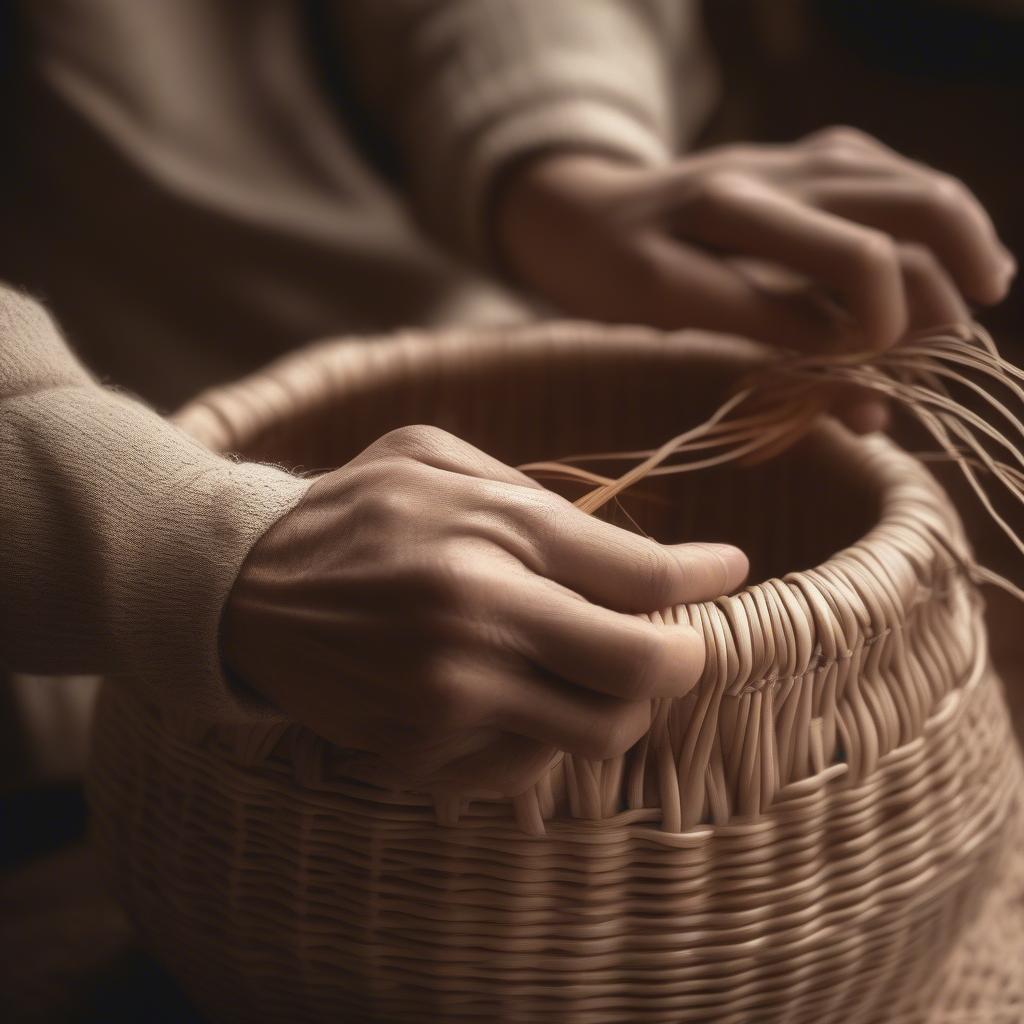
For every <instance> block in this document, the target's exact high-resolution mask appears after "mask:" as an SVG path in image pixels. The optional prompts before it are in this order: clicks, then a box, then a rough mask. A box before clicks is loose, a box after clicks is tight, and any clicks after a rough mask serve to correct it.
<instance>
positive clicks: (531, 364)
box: [90, 324, 1024, 1024]
mask: <svg viewBox="0 0 1024 1024" xmlns="http://www.w3.org/2000/svg"><path fill="white" fill-rule="evenodd" d="M748 358H749V350H748V349H746V348H744V346H743V345H742V344H740V343H738V342H736V343H733V342H730V341H728V340H726V339H720V338H712V337H706V336H692V335H690V336H674V337H665V336H663V335H659V334H655V333H653V332H647V331H643V330H639V329H601V330H599V329H597V328H594V327H589V326H584V325H572V324H567V325H566V324H563V325H555V326H545V327H532V328H520V329H516V330H511V331H493V332H489V333H488V332H484V333H480V332H476V333H472V334H470V333H459V332H454V333H449V334H445V335H441V336H434V337H432V338H429V339H427V338H424V337H422V336H415V335H411V334H410V335H403V336H398V337H394V338H390V339H377V340H370V341H348V342H338V343H328V344H324V345H321V346H318V347H315V348H312V349H310V350H308V351H305V352H302V353H299V354H298V355H296V356H293V357H290V358H288V359H286V360H284V361H282V362H280V363H279V364H277V365H275V366H273V367H271V368H270V369H269V370H267V371H265V372H262V373H260V374H258V375H256V376H254V377H253V378H251V379H249V380H246V381H243V382H241V383H239V384H236V385H233V386H230V387H227V388H224V389H220V390H217V391H215V392H211V393H209V394H207V395H205V396H203V397H202V398H200V399H199V400H198V401H196V402H195V403H193V404H192V405H191V406H190V407H188V408H187V409H186V410H184V411H183V412H182V413H181V415H180V416H179V422H180V423H181V424H182V425H183V426H184V427H185V428H186V429H188V430H190V431H191V432H192V433H194V434H195V435H196V436H198V437H200V438H201V439H203V440H204V441H205V442H206V443H208V444H210V445H211V446H212V447H215V448H217V449H220V450H225V451H237V452H242V453H244V454H245V455H247V456H250V457H253V458H258V459H261V460H265V461H278V462H283V463H285V464H288V465H290V466H300V467H302V468H304V469H307V470H315V469H320V468H329V467H332V466H335V465H339V464H341V463H342V462H343V461H345V460H347V459H348V458H349V457H351V456H352V455H354V454H355V453H356V452H357V451H359V450H360V449H361V448H362V447H363V446H365V445H366V444H367V443H369V442H370V441H371V440H372V439H374V438H375V437H377V436H378V435H380V434H381V433H383V432H384V431H386V430H387V429H390V428H392V427H395V426H398V425H401V424H406V423H414V422H425V423H434V424H437V425H440V426H442V427H445V428H447V429H449V430H451V431H453V432H454V433H457V434H459V435H460V436H462V437H464V438H465V439H467V440H468V441H471V442H472V443H474V444H476V445H478V446H480V447H482V448H484V449H486V450H487V451H489V452H491V453H493V454H495V455H497V456H498V457H500V458H502V459H503V460H504V461H506V462H509V463H512V464H519V463H522V462H525V461H527V460H530V459H540V458H549V457H554V456H560V455H565V454H569V453H572V452H579V451H588V450H590V451H594V450H607V449H631V448H643V447H650V446H651V445H654V444H657V443H660V442H661V441H662V440H664V438H665V437H667V436H670V435H671V434H672V433H674V432H676V431H678V430H679V429H680V425H681V424H684V425H685V423H687V422H691V421H694V422H695V421H696V418H697V417H699V416H701V415H703V414H705V413H707V412H709V411H710V409H711V408H712V407H713V406H714V405H715V404H716V402H717V401H718V400H719V399H720V398H721V396H722V394H723V392H724V389H725V388H726V387H727V386H728V383H729V381H731V380H732V379H733V377H734V376H735V373H736V372H737V368H738V367H741V366H743V365H744V363H745V360H746V359H748ZM634 498H635V502H634V506H631V512H632V514H633V515H634V516H635V517H636V518H638V519H639V520H640V521H641V523H642V525H643V526H644V528H645V529H647V530H648V532H650V533H651V534H652V535H654V536H655V537H657V538H658V539H660V540H665V541H674V540H682V539H686V538H688V537H693V538H701V539H715V540H729V541H733V542H735V543H738V544H740V545H742V546H743V547H744V548H745V549H746V550H747V551H748V552H750V554H751V556H752V566H753V575H752V577H751V578H752V579H754V580H766V581H767V582H764V583H760V584H757V585H754V586H751V587H749V588H747V589H746V590H745V591H744V592H743V593H741V594H739V595H737V596H734V597H729V598H724V599H721V600H719V601H717V602H713V603H707V604H702V605H696V606H689V607H680V608H675V609H662V610H660V611H659V612H655V613H652V614H653V617H655V618H656V619H657V618H658V617H659V616H660V617H661V618H663V619H669V620H673V619H675V620H679V621H683V620H685V621H689V622H691V623H692V624H693V625H695V626H696V627H697V628H698V629H700V630H702V631H703V633H704V635H705V637H706V640H707V644H708V658H707V667H706V668H705V672H704V676H703V678H702V680H701V682H700V683H699V685H698V686H697V688H696V689H695V691H694V692H693V693H692V694H690V695H689V696H688V697H687V698H685V699H683V700H679V701H664V702H660V704H659V708H658V710H657V714H656V716H655V721H654V725H653V726H652V728H651V731H650V733H649V734H648V736H647V737H645V739H644V740H643V741H642V742H641V743H640V744H638V745H637V746H636V747H635V748H634V749H633V750H632V751H631V752H630V753H629V754H627V755H626V756H624V757H622V758H616V759H614V760H612V761H608V762H605V763H603V764H595V763H592V762H586V761H583V760H581V759H578V758H573V757H571V756H568V755H566V756H565V757H563V758H562V759H561V760H560V761H558V762H557V763H556V764H555V765H554V766H553V768H552V769H551V772H550V775H549V776H548V777H546V778H545V779H543V780H541V782H540V783H539V784H538V785H537V787H535V789H534V790H532V791H531V792H529V793H527V794H524V795H523V796H522V797H520V798H517V799H516V800H515V801H494V802H487V801H474V802H473V803H472V804H471V805H468V806H460V807H458V808H455V809H453V808H452V807H451V806H446V807H441V808H438V807H435V805H434V803H433V801H432V800H431V799H430V797H429V796H427V795H417V794H394V793H387V792H384V791H381V790H377V789H374V788H372V787H370V786H368V785H365V784H361V783H358V782H354V781H352V780H348V779H346V778H345V777H344V776H343V775H342V774H341V773H340V770H339V767H338V766H339V763H340V760H339V756H338V752H337V751H334V750H332V749H331V748H330V747H329V746H327V745H326V744H325V743H324V742H322V741H321V740H319V739H318V738H317V737H315V736H313V735H312V734H310V733H309V732H307V731H305V730H303V729H301V728H299V727H298V726H294V725H293V726H288V727H284V728H282V727H263V726H261V727H258V728H246V729H239V728H237V727H232V726H230V725H228V724H226V723H222V722H199V721H192V722H189V721H187V720H179V719H178V718H177V717H176V718H175V720H174V721H168V720H167V719H166V718H165V717H163V716H162V714H161V712H160V711H159V710H158V709H157V708H155V707H152V706H149V705H147V704H146V703H144V701H143V700H142V699H140V697H139V696H138V694H137V690H136V689H134V688H133V687H131V686H130V685H126V684H117V685H115V684H108V685H107V686H106V688H105V690H104V693H103V695H102V698H101V701H100V706H99V711H98V716H97V724H96V733H95V743H94V758H93V770H92V774H91V780H90V791H91V799H92V804H93V807H94V810H95V823H96V833H97V836H98V840H99V844H100V847H101V850H102V853H103V857H104V859H105V861H106V863H107V865H108V866H109V869H110V874H111V878H112V879H113V880H114V883H115V885H116V887H117V890H118V892H119V893H120V894H121V897H122V899H123V901H124V903H125V905H126V906H127V907H128V908H129V909H130V911H131V912H132V914H133V916H134V918H135V920H136V921H137V923H138V925H139V927H140V929H141V931H142V932H143V934H144V935H145V937H146V939H147V940H148V942H149V943H150V944H151V945H152V946H153V947H154V949H155V950H156V952H157V953H158V954H159V955H160V956H161V957H162V958H163V960H164V961H165V962H166V963H167V964H168V965H169V967H170V968H171V970H172V971H173V972H174V973H175V975H176V976H177V977H178V978H179V979H180V980H181V981H182V983H183V984H184V986H185V988H186V990H187V991H188V992H189V993H190V994H191V996H192V997H193V998H194V1000H195V1001H196V1003H197V1005H198V1006H199V1007H200V1008H201V1009H202V1010H203V1011H204V1012H205V1013H207V1014H209V1015H210V1017H211V1018H213V1019H217V1020H238V1021H262V1020H275V1021H289V1022H292V1021H307V1020H308V1021H345V1022H361V1021H374V1022H398V1021H402V1022H406V1021H442V1022H449V1021H450V1022H462V1021H490V1022H496V1021H508V1022H540V1021H544V1022H549V1021H550V1022H556V1021H557V1022H569V1024H613V1022H614V1024H619V1022H623V1024H627V1022H628V1024H640V1022H666V1024H667V1022H680V1021H715V1022H735V1024H751V1022H773V1024H776V1022H778V1024H796V1022H813V1024H826V1022H836V1024H839V1022H842V1024H861V1022H883V1021H884V1022H900V1024H910V1022H929V1024H937V1022H940V1021H942V1022H947V1024H953V1022H958V1024H967V1022H977V1024H982V1022H984V1024H1011V1022H1012V1024H1020V1022H1021V1021H1024V856H1022V853H1021V850H1022V849H1024V845H1022V841H1024V831H1022V825H1021V822H1022V817H1021V801H1022V795H1024V788H1022V781H1024V775H1022V770H1021V761H1020V756H1019V751H1018V749H1017V747H1016V744H1015V741H1014V739H1013V736H1012V733H1011V729H1010V727H1009V723H1008V716H1007V714H1006V711H1005V707H1004V704H1003V697H1002V693H1001V688H1000V685H999V683H998V681H997V680H996V679H995V678H994V676H993V674H992V672H991V669H990V667H989V663H988V660H987V655H986V641H985V635H984V629H983V624H982V618H981V606H980V601H979V600H978V597H977V594H976V591H975V589H974V587H973V586H972V585H971V584H970V583H969V581H968V580H967V579H966V578H965V577H964V575H963V573H962V572H961V570H960V568H959V566H960V564H961V561H960V559H961V558H962V557H964V555H965V553H966V547H965V541H964V538H963V533H962V530H961V527H960V525H959V522H958V520H957V517H956V515H955V513H954V512H953V510H952V509H951V507H950V505H949V503H948V501H947V500H946V499H945V497H944V495H943V494H942V493H941V492H940V490H939V489H938V487H937V486H936V485H935V484H934V482H933V481H932V478H931V477H930V475H929V474H928V473H927V472H926V471H925V470H924V469H923V468H922V467H921V466H920V465H919V464H918V463H917V462H915V461H914V460H913V459H911V458H910V457H908V456H907V455H905V454H903V453H901V452H900V451H898V450H897V449H896V448H895V447H894V446H893V445H891V444H890V443H888V442H886V441H884V440H880V439H877V438H876V439H867V440H865V439H854V438H852V437H851V436H850V435H848V434H847V433H846V432H845V431H843V430H842V429H841V428H839V427H838V426H836V425H834V424H831V425H825V426H822V427H821V428H819V429H818V430H816V432H815V433H814V435H813V436H812V437H811V438H809V439H808V440H807V441H805V442H803V443H802V444H801V445H799V446H798V447H797V448H795V449H793V450H792V451H791V452H790V453H788V454H787V455H785V456H783V457H781V458H778V459H776V460H773V461H772V462H769V463H766V464H764V465H760V466H754V467H737V466H731V467H723V468H721V469H717V470H712V471H709V472H706V473H705V472H702V473H699V474H694V475H685V476H672V477H660V478H659V479H658V481H657V482H650V481H648V482H645V484H644V486H643V487H641V488H638V489H637V494H636V495H635V496H634ZM439 814H440V815H441V816H442V817H444V818H447V819H451V820H450V821H447V822H446V823H445V824H440V823H439V822H438V816H439ZM456 818H457V823H454V822H455V819H456ZM544 819H546V821H545V827H546V833H545V834H544V835H542V836H536V835H528V834H526V831H527V830H528V829H529V827H531V826H536V824H537V823H538V822H539V821H541V820H544ZM524 825H525V826H527V829H526V830H524V828H523V826H524Z"/></svg>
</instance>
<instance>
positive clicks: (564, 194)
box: [489, 148, 646, 284]
mask: <svg viewBox="0 0 1024 1024" xmlns="http://www.w3.org/2000/svg"><path fill="white" fill-rule="evenodd" d="M645 166H646V165H645V164H642V163H640V162H638V161H636V160H635V159H631V158H629V157H628V156H625V155H623V154H619V153H614V152H605V151H597V150H585V149H561V148H560V149H554V150H551V149H547V150H543V151H541V152H538V153H534V154H532V155H530V156H526V157H523V158H522V159H520V160H517V161H515V162H513V163H512V164H511V165H510V166H509V167H508V168H507V169H506V170H505V171H504V173H503V174H502V175H501V176H500V178H499V179H498V181H497V182H496V184H495V187H494V195H493V200H492V204H491V211H490V217H489V220H490V232H489V233H490V237H491V248H492V252H493V253H494V257H495V261H496V263H497V265H498V268H499V270H500V271H501V273H502V274H503V275H504V276H505V277H507V278H509V279H511V280H512V281H514V282H516V283H520V284H521V283H523V281H524V279H528V276H529V275H528V274H527V273H526V268H527V266H528V264H529V262H530V260H531V258H532V256H531V254H532V252H533V251H534V250H535V249H536V247H538V246H543V245H545V244H546V240H547V239H548V238H550V237H551V235H552V234H554V233H557V232H562V231H574V230H575V229H576V228H577V227H578V220H579V218H580V217H584V218H587V217H588V213H587V211H588V210H590V209H594V208H599V207H600V205H601V203H602V199H603V198H604V197H607V196H610V195H614V194H616V193H618V191H619V189H620V188H621V187H623V186H625V185H626V184H628V183H629V182H631V181H632V180H634V178H635V176H636V174H637V173H638V172H640V171H641V170H642V169H643V168H644V167H645Z"/></svg>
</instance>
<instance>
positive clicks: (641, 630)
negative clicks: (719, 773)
mask: <svg viewBox="0 0 1024 1024" xmlns="http://www.w3.org/2000/svg"><path fill="white" fill-rule="evenodd" d="M502 598H503V599H502V600H500V601H499V602H497V604H496V606H495V607H494V613H495V614H496V615H497V617H498V619H499V621H500V622H501V626H502V632H503V635H504V636H505V638H506V643H507V644H508V645H509V646H510V647H511V648H512V649H514V650H515V651H516V652H517V653H518V654H519V655H520V656H522V657H523V658H525V659H526V660H527V661H529V662H532V663H534V664H537V665H540V666H541V667H542V668H543V669H544V670H545V671H547V672H548V673H550V674H552V675H554V676H557V677H558V678H560V679H564V680H567V681H569V682H571V683H574V684H576V685H578V686H581V687H584V688H586V689H589V690H594V691H598V692H600V693H605V694H608V695H609V696H613V697H619V698H621V699H623V700H643V699H650V698H654V697H679V696H682V695H684V694H686V693H688V692H689V691H690V690H691V689H692V688H693V686H694V684H695V683H696V682H697V680H698V679H699V678H700V674H701V672H702V671H703V668H704V642H703V639H702V638H701V637H700V636H699V635H698V634H697V632H696V630H694V629H692V628H691V627H690V626H688V625H672V626H662V625H655V624H654V623H653V622H650V621H649V620H647V619H644V618H641V617H639V616H635V615H624V614H622V613H621V612H614V611H610V610H609V609H607V608H602V607H601V606H600V605H595V604H591V603H590V602H589V601H585V600H582V599H580V597H579V596H578V595H576V594H573V593H572V592H571V591H568V590H567V589H566V588H565V587H561V586H559V585H557V584H554V583H551V582H550V581H549V580H543V579H540V578H539V577H536V576H531V575H529V574H522V576H520V577H519V578H518V579H514V580H510V581H509V583H508V585H507V587H506V589H505V591H504V592H503V595H502Z"/></svg>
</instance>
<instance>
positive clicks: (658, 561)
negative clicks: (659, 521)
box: [639, 544, 677, 611]
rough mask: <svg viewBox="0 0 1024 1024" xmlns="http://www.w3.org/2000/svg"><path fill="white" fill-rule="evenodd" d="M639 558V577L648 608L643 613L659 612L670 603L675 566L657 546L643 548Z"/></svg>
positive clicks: (674, 578) (675, 574)
mask: <svg viewBox="0 0 1024 1024" xmlns="http://www.w3.org/2000/svg"><path fill="white" fill-rule="evenodd" d="M639 558H640V563H641V564H640V576H641V579H643V581H644V585H645V587H646V594H645V597H646V598H647V603H649V604H650V607H647V608H644V609H643V610H644V611H660V610H661V609H662V608H664V607H666V606H667V605H668V604H670V603H671V601H672V597H673V590H674V584H675V582H676V576H677V573H676V566H675V565H674V564H673V563H672V561H671V559H670V558H669V556H668V555H667V554H666V553H665V552H664V551H662V550H661V549H660V548H659V547H658V546H657V545H654V544H652V545H650V546H649V547H645V548H644V550H643V553H642V554H641V555H640V556H639Z"/></svg>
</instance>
